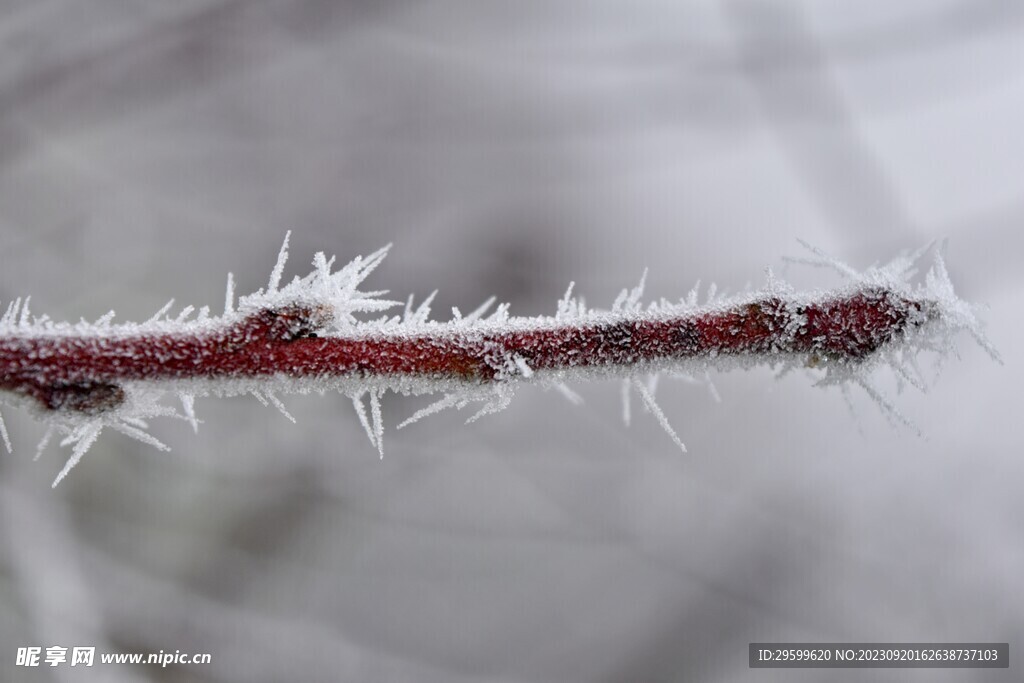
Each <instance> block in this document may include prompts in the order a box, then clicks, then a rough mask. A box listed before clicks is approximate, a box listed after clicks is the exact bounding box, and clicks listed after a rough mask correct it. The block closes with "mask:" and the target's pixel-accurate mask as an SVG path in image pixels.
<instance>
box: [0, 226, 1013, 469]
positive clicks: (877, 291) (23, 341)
mask: <svg viewBox="0 0 1024 683" xmlns="http://www.w3.org/2000/svg"><path fill="white" fill-rule="evenodd" d="M805 246H807V245H805ZM389 248H390V245H388V246H385V247H384V248H382V249H380V250H378V251H376V252H374V253H373V254H370V255H369V256H366V257H357V258H355V259H354V260H352V261H351V262H349V263H348V264H346V265H344V266H342V267H340V268H337V269H335V259H334V258H333V257H332V258H330V259H328V258H327V257H326V256H325V255H324V254H323V253H322V252H321V253H317V254H316V255H315V257H314V259H313V270H312V271H311V272H310V273H309V274H308V275H306V276H305V277H296V278H294V279H293V280H292V281H291V282H289V283H287V284H282V278H283V275H284V267H285V263H286V260H287V258H288V237H287V236H286V238H285V240H284V243H283V245H282V247H281V250H280V252H279V254H278V258H277V261H276V262H275V264H274V266H273V268H272V270H271V273H270V278H269V280H268V283H267V286H266V288H265V289H261V290H259V291H257V292H255V293H252V294H249V295H246V296H242V297H241V298H238V299H237V301H236V295H235V291H234V290H235V287H234V278H233V276H232V275H230V274H229V275H228V279H227V287H226V291H225V301H224V313H223V315H221V316H219V317H214V316H211V315H210V312H209V309H208V308H206V307H203V308H201V309H200V310H199V311H198V312H197V311H195V309H194V308H193V307H191V306H186V307H185V308H184V309H182V310H181V311H179V312H177V313H176V314H174V313H172V308H173V306H174V301H173V300H171V301H169V302H168V303H167V304H166V305H165V306H163V307H162V308H161V309H160V310H158V311H157V312H156V314H155V315H154V316H153V317H151V318H150V319H149V320H147V321H146V322H144V323H141V324H134V323H121V324H114V323H113V317H114V314H113V312H110V313H108V314H106V315H104V316H102V317H101V318H99V319H98V320H96V321H95V322H93V323H89V322H86V321H82V322H79V323H77V324H68V323H55V322H53V321H51V320H49V319H48V318H46V317H45V316H41V317H35V316H33V315H32V314H31V313H30V311H29V299H27V298H26V299H25V300H24V302H22V301H21V300H20V299H16V300H15V301H13V302H11V303H10V304H9V306H8V308H7V310H6V313H5V314H4V315H3V316H2V318H0V389H4V390H5V391H2V392H0V398H2V399H3V400H4V401H5V402H7V403H11V404H18V405H27V406H28V407H29V408H30V409H31V410H32V411H33V412H34V414H35V415H36V416H37V417H39V418H41V419H42V420H44V421H46V422H47V423H48V425H49V426H48V429H47V432H46V435H45V436H44V438H43V440H42V442H41V443H40V445H39V452H40V453H41V452H42V449H43V448H45V446H46V444H47V442H48V441H49V440H50V438H51V436H52V435H53V433H54V432H57V433H60V434H61V435H63V440H62V441H61V445H62V446H67V447H71V449H72V450H71V455H70V457H69V458H68V460H67V463H66V464H65V466H64V468H63V469H62V470H61V472H60V473H59V474H58V476H57V478H56V480H55V481H54V485H56V484H57V483H58V482H59V481H60V480H61V479H62V478H63V477H64V476H66V474H67V473H68V472H69V471H70V470H71V468H73V467H74V466H75V465H76V464H77V463H78V462H79V461H80V460H81V458H82V456H83V455H84V454H85V453H86V451H87V450H88V449H89V447H90V446H91V445H92V444H93V443H94V442H95V441H96V440H97V438H98V437H99V436H100V433H101V432H102V431H103V430H104V429H107V428H110V429H113V430H115V431H118V432H121V433H123V434H125V435H127V436H130V437H132V438H134V439H137V440H139V441H141V442H143V443H146V444H148V445H151V446H153V447H155V448H158V449H164V450H166V449H167V446H165V445H164V444H163V443H161V442H160V441H158V440H156V439H155V438H154V437H153V436H151V435H150V434H149V433H148V432H147V431H146V429H147V427H146V422H145V421H146V420H148V419H150V418H154V417H175V418H178V419H181V420H184V421H186V422H188V423H189V424H190V425H191V426H192V428H193V429H194V430H198V427H199V423H200V421H199V419H198V418H197V417H196V412H195V399H196V398H197V397H203V396H209V395H217V396H230V395H240V394H251V395H252V396H254V397H255V398H256V399H257V400H259V401H260V402H261V403H263V404H264V405H269V406H273V407H275V408H276V409H277V410H278V411H280V412H281V413H282V414H283V415H284V416H285V417H286V418H287V419H289V420H291V421H293V422H294V421H295V418H294V417H292V415H291V414H290V413H289V412H288V410H287V408H286V407H285V405H284V403H283V402H282V401H281V400H280V398H278V395H279V394H286V393H295V392H299V393H307V392H311V391H317V392H321V393H323V392H325V391H338V392H340V393H342V394H344V395H347V396H348V397H349V398H350V399H351V400H352V404H353V406H354V408H355V412H356V416H357V417H358V420H359V422H360V424H361V425H362V427H363V429H364V431H365V432H366V435H367V438H368V439H369V441H370V443H371V444H372V446H373V447H374V448H375V449H376V450H377V451H378V453H379V455H380V456H381V457H383V453H384V444H383V441H384V425H383V420H382V411H381V400H382V397H383V395H384V394H385V393H386V392H387V391H394V392H399V393H403V394H431V393H439V394H441V398H440V399H438V400H436V401H434V402H433V403H431V404H429V405H428V406H426V407H425V408H422V409H420V410H418V411H416V412H415V413H414V414H413V415H412V416H410V417H409V418H408V419H406V420H405V421H403V422H401V423H400V424H399V425H398V428H403V427H406V426H407V425H410V424H412V423H414V422H416V421H418V420H420V419H421V418H423V417H426V416H429V415H432V414H434V413H437V412H439V411H442V410H445V409H448V408H456V409H462V408H465V407H467V406H469V405H471V404H476V405H477V406H478V409H477V411H476V412H475V413H473V414H472V415H471V416H470V417H469V418H468V420H467V421H469V422H472V421H474V420H476V419H478V418H479V417H482V416H484V415H488V414H491V413H495V412H499V411H501V410H503V409H504V408H505V407H506V406H507V405H508V404H509V403H510V402H511V400H512V398H513V397H514V395H515V392H516V390H517V388H518V387H519V386H520V385H522V384H533V385H539V386H541V387H545V388H551V389H555V390H556V391H559V392H560V393H562V394H563V395H564V396H565V397H566V398H567V399H568V400H570V401H571V402H573V403H578V402H581V400H582V399H580V397H579V395H578V394H576V393H575V392H574V391H573V390H572V389H570V388H569V387H568V386H567V382H572V381H575V380H579V379H586V378H591V377H608V376H612V377H614V376H618V377H621V378H622V379H623V383H622V405H623V420H624V421H625V423H626V424H629V422H630V419H631V412H632V411H631V407H630V395H631V394H632V393H633V392H636V393H637V394H638V395H639V396H640V398H641V399H642V402H643V406H644V408H645V409H646V410H647V411H648V412H650V413H651V414H652V415H653V416H654V417H655V419H656V420H657V422H658V423H659V424H660V425H661V427H662V428H663V429H664V430H665V431H666V432H667V433H668V435H669V436H670V437H671V438H672V440H673V441H674V442H675V443H676V444H677V445H678V446H679V447H680V449H682V450H683V451H685V450H686V448H685V446H684V445H683V441H682V440H681V439H680V437H679V436H678V435H677V433H676V432H675V430H674V429H673V428H672V426H671V425H670V423H669V420H668V418H667V416H666V414H665V412H664V411H663V410H662V409H661V408H660V407H659V406H658V404H657V402H656V401H655V390H656V385H657V380H658V377H659V376H660V375H661V374H669V375H671V376H673V377H681V378H684V379H686V380H688V381H691V382H698V383H702V384H706V385H707V387H708V390H709V391H710V392H711V394H712V396H713V397H714V398H715V400H718V396H717V391H716V390H715V388H714V384H713V383H712V382H711V377H710V374H709V371H710V370H729V369H734V368H746V367H751V366H753V365H768V366H770V367H773V368H775V369H776V371H777V372H778V374H779V375H782V374H785V373H787V372H790V371H792V370H794V369H797V368H808V367H809V368H812V369H813V371H814V372H816V373H818V374H819V375H820V377H819V379H818V382H817V384H819V385H824V386H828V385H838V386H840V387H841V388H842V389H843V392H844V396H845V395H846V393H847V391H848V388H849V387H850V386H859V387H861V388H862V389H863V390H864V391H865V392H866V394H867V395H868V396H870V397H871V398H872V399H873V400H874V401H875V402H876V403H877V404H878V405H879V406H880V408H881V410H882V412H883V413H884V414H886V415H887V416H888V417H889V418H890V419H892V420H894V421H897V422H900V423H903V424H907V425H911V422H910V420H909V419H908V418H907V417H905V416H904V415H903V414H902V413H901V412H900V411H899V410H898V409H897V407H896V406H895V404H894V403H893V402H892V400H891V399H890V398H889V397H887V396H886V395H885V394H884V393H883V392H882V391H881V390H880V389H878V387H877V385H876V383H875V382H874V379H873V378H874V377H875V374H876V370H877V369H878V368H879V367H888V368H889V369H891V371H892V372H893V373H894V375H895V377H896V379H897V381H898V382H899V383H900V384H901V385H903V384H906V385H910V386H913V387H916V388H919V389H923V388H924V387H925V386H926V383H925V381H924V379H923V378H922V374H921V372H920V370H919V368H918V365H917V362H916V357H917V355H918V354H919V353H920V352H922V351H930V352H935V353H936V354H937V355H938V356H939V357H940V358H941V357H944V356H946V355H948V354H949V353H951V352H953V351H954V347H953V342H954V337H955V336H956V334H957V333H959V332H961V331H966V332H968V333H969V334H970V335H971V336H973V338H974V339H975V340H976V341H977V342H978V344H979V345H981V346H982V348H984V349H985V350H986V351H987V352H988V353H989V354H990V355H991V356H992V357H993V358H995V359H996V360H998V354H997V353H996V351H995V349H994V348H993V347H992V345H991V344H990V343H989V342H988V340H987V339H986V338H985V336H984V334H983V332H982V326H981V323H980V322H979V320H978V317H977V309H976V308H975V307H974V306H971V305H969V304H967V303H966V302H964V301H962V300H961V299H959V298H958V297H957V296H956V294H955V293H954V291H953V286H952V283H951V282H950V278H949V274H948V272H947V270H946V266H945V261H944V258H943V253H942V252H943V249H933V251H934V260H933V263H932V265H931V267H930V269H929V270H928V271H927V273H926V274H925V275H924V277H923V278H917V277H916V275H917V268H918V264H919V263H920V261H921V259H922V257H923V256H924V254H925V253H926V252H927V251H928V250H929V248H925V249H921V250H918V251H917V252H914V253H911V254H904V255H900V256H899V257H897V258H896V259H894V260H893V261H892V262H890V263H889V264H887V265H884V266H875V267H871V268H868V269H866V270H863V271H857V270H856V269H854V268H852V267H850V266H849V265H847V264H845V263H842V262H841V261H839V260H837V259H835V258H833V257H831V256H829V255H827V254H825V253H823V252H821V251H820V250H818V249H815V248H813V247H809V246H807V249H808V252H809V255H808V256H806V257H803V258H799V259H791V260H793V261H797V262H801V263H805V264H809V265H812V266H819V267H826V268H830V269H832V270H834V271H836V272H837V273H839V275H840V276H841V277H842V278H843V279H844V280H845V284H844V285H843V286H842V287H840V288H838V289H835V290H833V291H827V292H820V291H819V292H811V293H797V292H795V291H793V289H792V288H791V287H790V286H789V285H788V284H786V283H785V282H783V281H781V280H779V279H777V278H776V277H775V276H774V275H773V274H772V273H771V271H769V272H768V278H767V282H766V284H765V286H764V287H763V288H762V289H760V290H757V291H748V292H746V293H744V294H741V295H738V296H733V297H725V296H723V295H721V294H720V293H718V292H717V290H716V289H715V287H714V286H711V287H708V288H707V291H706V294H705V297H704V298H705V301H706V303H703V304H701V303H700V302H699V300H700V298H701V297H700V285H699V283H698V285H697V286H695V287H694V288H693V289H692V290H691V291H690V292H689V294H688V295H687V296H686V297H684V298H682V299H681V300H679V301H678V302H669V301H666V300H661V301H657V302H652V303H649V304H647V305H646V306H645V305H644V304H643V303H642V297H643V290H644V283H645V281H646V275H647V273H646V271H645V272H644V274H643V276H642V277H641V278H640V281H639V283H638V284H637V285H636V286H634V287H632V288H627V289H624V290H623V291H622V292H621V293H620V294H619V296H618V297H616V299H615V300H614V302H613V303H612V305H611V308H610V309H608V310H600V309H592V308H588V307H587V306H586V304H585V302H584V300H583V299H582V298H581V297H577V296H574V294H573V289H574V286H575V284H574V283H570V284H569V287H568V289H567V290H566V292H565V294H564V295H563V296H562V298H561V299H560V300H559V301H558V302H557V306H556V311H555V314H554V315H553V316H551V317H546V316H540V317H532V318H524V317H510V316H509V313H508V308H509V307H508V305H507V304H499V305H497V306H495V299H494V298H493V297H491V298H489V299H487V300H486V301H485V302H483V303H482V304H481V305H480V306H479V307H478V308H476V309H475V310H473V311H472V312H471V313H469V314H467V315H463V314H461V312H460V311H459V310H458V309H453V311H452V319H451V320H449V321H448V322H439V321H436V320H431V319H430V312H431V308H430V307H431V303H432V302H433V299H434V295H435V294H436V292H434V293H432V294H431V295H430V296H428V297H426V299H424V300H423V301H422V302H420V303H419V304H418V305H415V306H414V299H413V297H412V296H410V297H409V298H408V300H407V301H406V302H404V311H403V313H402V314H400V315H389V314H387V312H388V311H390V310H392V309H393V308H394V307H396V306H400V305H401V304H400V303H399V302H397V301H391V300H388V299H385V298H384V295H386V294H387V292H386V291H364V290H363V289H361V287H362V284H363V282H364V281H365V280H366V278H367V277H368V276H369V275H370V274H371V273H372V272H373V271H374V270H375V269H376V268H377V267H378V266H379V265H380V263H381V262H382V261H383V259H384V257H385V256H386V255H387V253H388V250H389ZM492 309H493V310H492ZM489 311H490V312H489ZM375 316H376V317H375ZM335 342H337V343H341V344H343V348H342V349H340V350H339V349H338V348H337V346H332V345H331V344H332V343H335ZM57 356H59V358H57ZM641 377H646V378H647V379H646V381H641V379H640V378H641ZM168 396H171V397H173V398H176V399H177V402H178V403H179V404H180V406H181V409H180V411H179V410H178V409H177V408H174V407H172V406H171V405H169V404H167V403H166V402H165V399H166V398H167V397H168ZM364 398H366V399H367V401H368V409H367V401H364ZM0 437H2V439H3V441H4V443H5V444H6V445H7V447H8V449H10V439H9V437H8V434H7V429H6V426H5V424H4V423H3V421H2V418H0ZM37 457H38V456H37Z"/></svg>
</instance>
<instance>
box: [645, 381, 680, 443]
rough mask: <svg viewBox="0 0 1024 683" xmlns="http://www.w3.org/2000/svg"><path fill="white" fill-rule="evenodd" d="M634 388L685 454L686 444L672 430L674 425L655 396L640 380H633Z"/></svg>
mask: <svg viewBox="0 0 1024 683" xmlns="http://www.w3.org/2000/svg"><path fill="white" fill-rule="evenodd" d="M633 386H634V387H636V390H637V393H638V394H640V398H642V399H643V400H644V405H645V406H647V409H648V410H649V411H651V413H652V414H653V415H654V417H655V418H657V420H658V423H659V424H660V425H661V428H662V429H664V430H665V432H666V433H668V435H669V436H670V437H671V438H672V440H673V441H674V442H675V444H676V445H677V446H679V448H680V449H681V450H682V451H683V453H685V452H686V446H685V444H683V441H682V439H680V438H679V435H678V434H676V430H674V429H672V425H671V424H669V422H668V418H667V417H665V413H664V412H662V410H661V407H660V406H658V404H657V402H656V401H655V400H654V396H652V395H651V392H650V390H649V389H648V388H647V387H646V386H644V385H643V383H642V382H640V380H638V379H634V380H633Z"/></svg>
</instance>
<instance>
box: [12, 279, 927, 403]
mask: <svg viewBox="0 0 1024 683" xmlns="http://www.w3.org/2000/svg"><path fill="white" fill-rule="evenodd" d="M922 308H923V304H921V303H919V302H917V301H913V300H910V299H907V298H905V297H903V296H901V295H898V294H896V293H893V292H891V291H888V290H885V289H879V288H874V289H865V290H863V291H858V292H855V293H853V294H851V295H848V296H845V297H842V298H832V299H827V300H822V301H819V302H816V303H809V304H796V303H792V302H788V301H786V300H784V299H782V298H779V297H766V298H763V299H761V300H757V301H753V302H750V303H746V304H741V305H737V306H734V307H732V308H727V309H725V310H718V311H709V312H703V313H698V314H691V315H685V316H675V317H666V318H661V319H657V318H655V319H651V318H649V317H644V316H634V317H631V316H628V315H623V316H620V319H617V320H614V319H613V320H610V321H609V322H598V323H595V322H586V323H578V324H576V325H574V324H572V323H571V322H556V323H552V324H551V325H550V326H537V327H535V328H532V329H530V328H527V329H514V328H513V329H500V330H495V331H492V332H488V331H486V329H484V330H474V331H467V332H460V331H459V330H458V329H449V330H444V331H439V332H438V333H437V334H429V333H421V334H412V335H410V334H404V335H403V334H394V335H386V334H376V335H371V336H365V335H360V336H353V337H345V336H327V337H318V336H317V331H318V330H322V329H323V328H324V327H325V325H326V324H327V323H328V322H329V321H330V316H331V312H330V310H329V309H327V308H323V307H314V306H302V305H290V306H287V307H284V308H281V309H278V310H270V309H266V310H263V311H261V312H259V313H256V314H254V315H251V316H249V317H247V318H245V319H243V320H242V321H240V322H238V323H236V324H234V325H232V326H230V327H226V328H225V329H222V330H219V331H211V332H206V333H196V334H160V335H155V334H147V335H136V336H124V337H119V336H111V335H100V334H96V335H93V336H60V335H46V334H40V335H37V336H20V335H19V336H8V337H0V388H2V389H5V390H8V391H12V392H15V393H17V394H20V395H23V396H28V397H31V398H33V399H35V400H36V401H38V403H39V404H40V405H41V406H42V407H43V408H46V409H49V410H70V411H77V412H80V413H84V414H95V413H100V412H103V411H105V410H108V409H110V408H114V407H116V406H118V405H119V404H120V403H121V402H123V401H124V399H125V393H124V391H123V389H122V387H121V383H123V382H126V381H139V380H183V379H185V380H187V379H240V378H261V377H269V376H277V375H284V376H288V377H291V378H316V377H348V376H351V377H366V376H409V377H417V378H426V379H442V380H464V381H465V380H468V381H472V382H477V383H487V382H494V381H500V380H501V379H502V378H503V377H504V376H505V374H506V373H507V363H508V359H509V358H510V357H516V358H518V359H520V360H521V361H522V362H523V363H525V364H526V366H527V367H528V369H529V371H543V370H565V369H571V368H606V367H617V366H634V365H638V364H643V363H652V362H662V361H665V362H667V361H672V360H680V359H688V358H698V357H713V356H717V355H733V356H742V355H745V354H757V355H763V354H773V353H778V354H804V355H806V356H807V357H808V359H809V360H810V361H811V362H814V361H816V360H817V359H826V360H830V361H840V362H856V361H860V360H862V359H864V358H866V357H867V356H869V355H870V354H872V353H873V352H874V351H876V350H877V349H879V348H880V347H881V346H883V345H884V344H886V343H888V342H890V341H892V340H893V339H895V338H897V337H898V336H899V335H901V334H902V333H903V332H904V331H905V330H906V329H908V326H909V325H912V324H918V323H920V322H923V320H924V316H921V315H920V313H921V311H922Z"/></svg>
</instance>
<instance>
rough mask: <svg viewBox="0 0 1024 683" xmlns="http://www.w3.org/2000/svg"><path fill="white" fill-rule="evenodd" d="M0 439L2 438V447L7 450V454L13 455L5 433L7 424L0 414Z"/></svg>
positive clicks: (9, 439) (9, 438) (8, 438)
mask: <svg viewBox="0 0 1024 683" xmlns="http://www.w3.org/2000/svg"><path fill="white" fill-rule="evenodd" d="M0 437H3V440H4V446H5V447H6V448H7V452H8V453H13V452H14V449H13V448H11V437H10V435H9V434H8V433H7V424H6V423H5V422H4V416H3V414H2V413H0Z"/></svg>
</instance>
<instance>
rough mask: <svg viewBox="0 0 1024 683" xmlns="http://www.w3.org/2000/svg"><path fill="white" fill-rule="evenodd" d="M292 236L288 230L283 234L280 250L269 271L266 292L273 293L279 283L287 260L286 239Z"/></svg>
mask: <svg viewBox="0 0 1024 683" xmlns="http://www.w3.org/2000/svg"><path fill="white" fill-rule="evenodd" d="M291 236H292V231H291V230H289V231H288V232H286V233H285V234H284V243H283V244H281V251H279V252H278V253H277V262H276V263H275V264H274V269H273V270H271V271H270V281H269V282H268V283H267V293H268V294H273V293H275V292H276V291H277V287H278V285H280V284H281V276H282V275H283V274H284V264H285V262H287V261H288V239H289V238H290V237H291Z"/></svg>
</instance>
